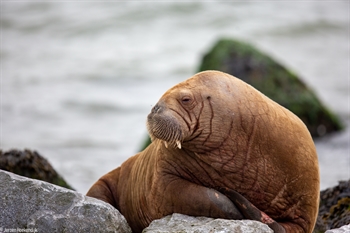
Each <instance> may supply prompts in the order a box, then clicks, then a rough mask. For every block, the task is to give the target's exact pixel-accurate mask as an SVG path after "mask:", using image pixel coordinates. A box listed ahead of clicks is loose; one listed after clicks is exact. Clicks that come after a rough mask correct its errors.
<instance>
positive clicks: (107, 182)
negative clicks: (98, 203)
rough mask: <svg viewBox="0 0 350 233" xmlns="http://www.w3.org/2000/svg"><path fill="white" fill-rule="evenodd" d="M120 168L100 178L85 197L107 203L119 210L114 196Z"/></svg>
mask: <svg viewBox="0 0 350 233" xmlns="http://www.w3.org/2000/svg"><path fill="white" fill-rule="evenodd" d="M119 173H120V167H118V168H117V169H114V170H113V171H111V172H109V173H107V174H106V175H104V176H102V177H101V178H100V179H99V180H98V181H96V183H95V184H93V186H92V187H91V188H90V189H89V191H88V192H87V194H86V196H89V197H94V198H97V199H99V200H102V201H104V202H107V203H109V204H111V205H112V206H114V207H115V208H117V209H118V208H119V205H118V199H117V197H116V196H115V193H117V192H116V191H117V190H116V187H117V185H118V181H119Z"/></svg>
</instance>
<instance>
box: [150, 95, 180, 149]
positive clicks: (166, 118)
mask: <svg viewBox="0 0 350 233" xmlns="http://www.w3.org/2000/svg"><path fill="white" fill-rule="evenodd" d="M147 129H148V133H149V134H150V136H151V139H152V141H153V139H154V138H158V139H160V140H163V141H164V142H165V145H166V146H167V142H169V143H170V144H174V145H175V146H176V147H178V148H179V149H181V141H182V129H181V125H180V124H179V122H178V120H177V119H176V117H175V116H174V114H173V113H172V111H171V110H169V108H167V107H166V105H165V103H164V102H158V103H157V104H156V105H155V106H154V107H153V108H152V109H151V112H150V114H148V116H147Z"/></svg>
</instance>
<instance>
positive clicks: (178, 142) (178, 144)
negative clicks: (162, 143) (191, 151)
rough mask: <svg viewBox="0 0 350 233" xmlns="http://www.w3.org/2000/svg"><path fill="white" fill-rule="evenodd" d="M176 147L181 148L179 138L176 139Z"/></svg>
mask: <svg viewBox="0 0 350 233" xmlns="http://www.w3.org/2000/svg"><path fill="white" fill-rule="evenodd" d="M176 145H177V148H179V149H180V150H181V142H180V141H179V140H177V141H176Z"/></svg>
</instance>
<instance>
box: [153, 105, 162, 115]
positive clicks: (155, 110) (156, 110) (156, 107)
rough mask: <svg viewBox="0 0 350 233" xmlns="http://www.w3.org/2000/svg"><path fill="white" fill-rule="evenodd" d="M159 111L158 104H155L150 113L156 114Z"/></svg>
mask: <svg viewBox="0 0 350 233" xmlns="http://www.w3.org/2000/svg"><path fill="white" fill-rule="evenodd" d="M160 109H161V107H160V106H159V105H158V104H156V105H155V106H154V107H153V108H152V110H151V112H152V113H157V112H159V111H160Z"/></svg>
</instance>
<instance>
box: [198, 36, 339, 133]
mask: <svg viewBox="0 0 350 233" xmlns="http://www.w3.org/2000/svg"><path fill="white" fill-rule="evenodd" d="M204 70H219V71H223V72H225V73H229V74H231V75H233V76H235V77H237V78H240V79H242V80H243V81H245V82H247V83H249V84H250V85H252V86H253V87H255V88H256V89H258V90H259V91H261V92H262V93H264V94H265V95H266V96H268V97H269V98H271V99H272V100H274V101H276V102H277V103H279V104H280V105H282V106H284V107H286V108H287V109H289V110H290V111H292V112H293V113H294V114H296V115H297V116H298V117H299V118H300V119H301V120H302V121H303V122H304V123H305V124H306V126H307V127H308V129H309V131H310V133H311V135H312V136H313V137H319V136H323V135H325V134H326V133H330V132H333V131H337V130H340V129H342V127H343V126H342V124H341V122H340V121H339V119H338V117H337V116H336V115H334V114H333V113H331V112H330V110H329V109H327V108H326V107H325V106H324V105H323V104H322V103H321V102H320V101H319V100H318V98H317V97H316V95H315V94H314V92H313V91H312V90H311V89H310V88H308V87H307V86H306V85H305V83H303V82H302V80H301V79H300V78H298V77H297V75H296V74H294V73H293V72H291V71H290V70H288V69H286V68H285V67H283V66H282V65H281V64H279V63H278V62H276V61H275V60H273V59H272V58H271V57H269V56H267V55H265V54H263V53H262V52H260V51H258V50H257V49H256V48H254V47H253V46H251V45H249V44H246V43H243V42H240V41H236V40H230V39H222V40H219V41H218V42H217V43H216V44H215V45H214V47H213V48H212V49H211V50H210V51H209V52H208V53H207V54H205V55H204V56H203V59H202V62H201V65H200V67H199V71H204Z"/></svg>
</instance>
